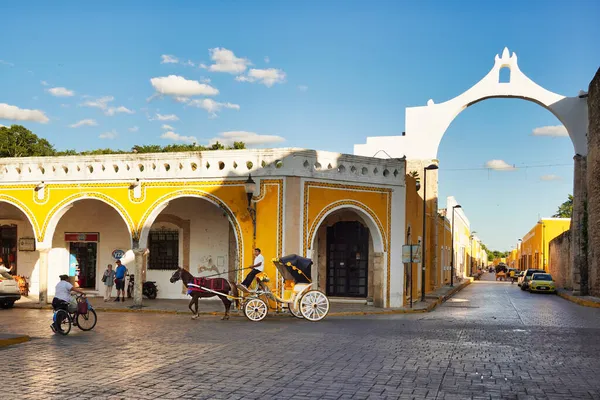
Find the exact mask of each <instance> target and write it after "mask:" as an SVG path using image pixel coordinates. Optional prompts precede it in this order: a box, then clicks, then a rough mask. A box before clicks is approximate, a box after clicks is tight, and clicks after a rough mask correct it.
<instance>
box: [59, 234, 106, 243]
mask: <svg viewBox="0 0 600 400" xmlns="http://www.w3.org/2000/svg"><path fill="white" fill-rule="evenodd" d="M99 241H100V233H98V232H93V233H80V232H66V233H65V242H99Z"/></svg>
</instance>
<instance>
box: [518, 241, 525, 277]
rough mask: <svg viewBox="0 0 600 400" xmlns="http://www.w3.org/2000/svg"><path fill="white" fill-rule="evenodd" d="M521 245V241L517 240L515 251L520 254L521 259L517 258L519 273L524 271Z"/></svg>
mask: <svg viewBox="0 0 600 400" xmlns="http://www.w3.org/2000/svg"><path fill="white" fill-rule="evenodd" d="M522 245H523V239H517V251H518V252H520V253H521V257H520V258H519V271H522V270H524V269H525V268H524V267H525V265H524V264H525V263H524V262H523V252H522V251H521V247H522Z"/></svg>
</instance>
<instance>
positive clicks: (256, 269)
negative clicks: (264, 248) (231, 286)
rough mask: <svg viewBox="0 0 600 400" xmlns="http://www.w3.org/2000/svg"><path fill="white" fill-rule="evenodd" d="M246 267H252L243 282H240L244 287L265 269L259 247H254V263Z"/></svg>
mask: <svg viewBox="0 0 600 400" xmlns="http://www.w3.org/2000/svg"><path fill="white" fill-rule="evenodd" d="M248 268H252V271H250V273H249V274H248V275H247V276H246V279H244V282H242V285H243V286H244V287H246V288H248V286H250V285H251V284H252V281H254V277H255V276H256V275H258V274H259V273H260V272H262V271H264V270H265V258H264V257H263V255H262V254H260V249H259V248H256V249H254V264H253V265H251V266H250V267H248Z"/></svg>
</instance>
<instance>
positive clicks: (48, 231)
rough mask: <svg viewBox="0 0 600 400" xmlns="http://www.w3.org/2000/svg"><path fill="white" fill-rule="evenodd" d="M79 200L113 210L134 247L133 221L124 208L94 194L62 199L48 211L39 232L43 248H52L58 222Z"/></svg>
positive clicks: (79, 194) (99, 194)
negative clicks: (103, 205) (92, 201)
mask: <svg viewBox="0 0 600 400" xmlns="http://www.w3.org/2000/svg"><path fill="white" fill-rule="evenodd" d="M80 200H99V201H101V202H103V203H105V204H107V205H109V206H110V207H111V208H112V209H114V210H115V211H116V212H117V213H118V214H119V215H120V216H121V218H122V219H123V222H125V226H127V231H128V232H129V238H130V240H131V244H132V245H131V247H132V248H133V247H134V246H133V238H134V233H135V228H134V226H135V225H134V223H133V220H132V219H131V217H130V216H129V214H128V213H127V210H125V208H124V207H123V206H122V205H121V204H119V203H118V202H116V201H115V200H113V199H112V198H110V197H109V196H107V195H105V194H102V193H96V192H88V193H77V194H74V195H72V196H69V197H67V198H65V199H63V200H62V201H61V202H60V203H58V204H57V205H56V206H54V207H53V208H52V209H51V210H50V212H49V213H48V216H47V217H46V220H45V221H44V225H43V227H42V229H41V232H40V239H41V240H40V242H42V243H43V244H44V247H48V248H50V247H52V238H53V237H54V231H55V230H56V227H57V226H58V222H59V221H60V219H61V218H62V217H63V216H64V215H65V214H66V213H67V211H69V210H70V209H71V207H73V204H74V203H76V202H77V201H80Z"/></svg>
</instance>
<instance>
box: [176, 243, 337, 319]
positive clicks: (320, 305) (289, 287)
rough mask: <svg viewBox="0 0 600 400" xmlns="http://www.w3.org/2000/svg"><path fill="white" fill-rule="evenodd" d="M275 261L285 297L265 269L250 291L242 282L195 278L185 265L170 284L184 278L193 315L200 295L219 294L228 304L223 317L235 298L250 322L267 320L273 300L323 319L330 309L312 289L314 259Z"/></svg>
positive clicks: (301, 315) (297, 313)
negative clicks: (275, 286)
mask: <svg viewBox="0 0 600 400" xmlns="http://www.w3.org/2000/svg"><path fill="white" fill-rule="evenodd" d="M273 263H274V264H275V266H276V267H277V270H278V271H279V273H280V274H281V276H282V277H283V281H284V286H283V289H284V291H283V297H279V295H278V294H276V293H274V291H273V290H272V288H271V280H270V279H269V276H268V275H267V273H265V272H261V273H259V274H257V275H256V278H255V279H256V281H257V288H256V289H255V290H249V289H248V288H246V287H244V286H243V285H240V284H233V283H231V282H229V281H227V280H226V279H224V278H214V279H211V278H208V277H205V278H204V277H194V276H192V274H190V273H189V272H188V271H186V270H184V269H183V268H178V269H177V270H176V271H175V272H174V273H173V275H172V276H171V280H170V281H171V283H175V282H177V281H178V280H182V281H183V283H184V285H186V287H187V288H188V294H189V295H190V296H192V299H191V301H190V304H189V308H190V311H192V313H193V314H194V316H193V317H192V318H194V319H195V318H198V316H199V314H198V299H199V298H201V297H212V296H219V298H220V299H221V301H223V305H224V306H225V315H224V316H223V319H229V309H230V307H231V304H232V301H233V302H235V303H236V304H237V305H238V306H239V307H240V309H241V310H242V311H243V312H244V315H245V316H246V318H248V319H249V320H251V321H255V322H257V321H262V320H263V319H265V317H266V316H267V314H268V313H269V310H270V309H273V308H276V307H271V304H272V303H276V304H283V305H286V306H287V308H288V310H289V311H290V313H291V314H292V315H293V316H295V317H296V318H305V319H307V320H308V321H313V322H315V321H320V320H322V319H323V318H325V316H327V313H328V312H329V299H328V298H327V296H325V294H324V293H323V292H321V291H319V290H316V289H315V288H313V287H314V286H315V285H316V284H315V283H313V282H312V279H311V272H310V270H311V267H312V265H313V262H312V260H311V259H309V258H304V257H300V256H297V255H295V254H292V255H289V256H285V257H281V258H274V259H273ZM192 306H195V309H194V308H192Z"/></svg>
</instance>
